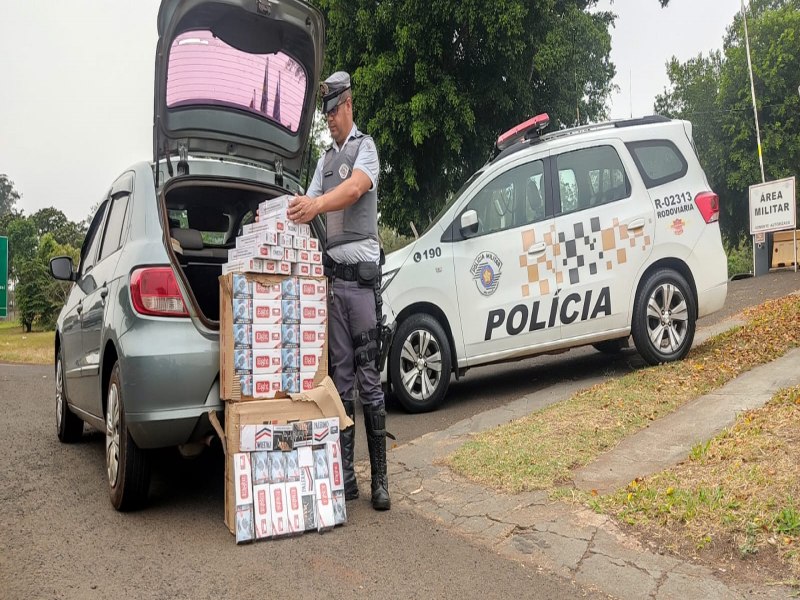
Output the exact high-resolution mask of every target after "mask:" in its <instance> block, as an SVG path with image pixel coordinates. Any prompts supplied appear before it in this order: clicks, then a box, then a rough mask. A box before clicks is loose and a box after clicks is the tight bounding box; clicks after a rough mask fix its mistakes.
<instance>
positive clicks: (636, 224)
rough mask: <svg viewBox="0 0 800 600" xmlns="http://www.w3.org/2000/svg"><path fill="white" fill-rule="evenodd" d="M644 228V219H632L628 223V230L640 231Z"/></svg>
mask: <svg viewBox="0 0 800 600" xmlns="http://www.w3.org/2000/svg"><path fill="white" fill-rule="evenodd" d="M642 227H644V219H634V220H633V221H631V222H630V223H628V229H641V228H642Z"/></svg>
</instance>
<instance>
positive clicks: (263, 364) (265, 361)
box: [253, 348, 283, 375]
mask: <svg viewBox="0 0 800 600" xmlns="http://www.w3.org/2000/svg"><path fill="white" fill-rule="evenodd" d="M281 353H282V349H281V348H278V349H273V350H265V349H263V348H254V349H253V375H275V374H279V373H280V372H281V370H282V369H283V358H282V356H281Z"/></svg>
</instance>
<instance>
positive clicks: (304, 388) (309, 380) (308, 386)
mask: <svg viewBox="0 0 800 600" xmlns="http://www.w3.org/2000/svg"><path fill="white" fill-rule="evenodd" d="M315 375H316V373H311V372H308V371H300V391H301V392H310V391H311V390H313V389H314V376H315Z"/></svg>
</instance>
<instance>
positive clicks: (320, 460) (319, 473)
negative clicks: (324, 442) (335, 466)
mask: <svg viewBox="0 0 800 600" xmlns="http://www.w3.org/2000/svg"><path fill="white" fill-rule="evenodd" d="M329 476H330V470H329V469H328V450H327V449H326V448H325V446H318V447H315V448H314V479H315V480H316V479H328V477H329Z"/></svg>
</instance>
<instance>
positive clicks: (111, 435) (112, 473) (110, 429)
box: [106, 383, 120, 487]
mask: <svg viewBox="0 0 800 600" xmlns="http://www.w3.org/2000/svg"><path fill="white" fill-rule="evenodd" d="M119 429H120V427H119V390H118V389H117V385H116V384H115V383H112V384H111V385H110V386H109V388H108V408H107V410H106V472H107V473H108V483H109V484H110V485H111V487H114V486H115V485H116V484H117V476H118V474H119Z"/></svg>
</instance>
